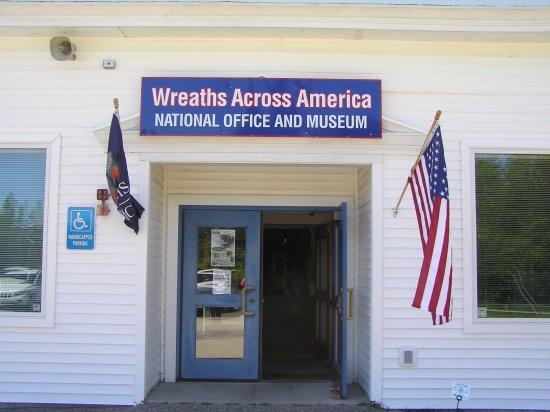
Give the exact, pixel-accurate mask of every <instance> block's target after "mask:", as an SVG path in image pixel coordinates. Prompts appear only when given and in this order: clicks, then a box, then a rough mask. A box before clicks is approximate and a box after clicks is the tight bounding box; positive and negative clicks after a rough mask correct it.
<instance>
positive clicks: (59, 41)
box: [50, 36, 76, 61]
mask: <svg viewBox="0 0 550 412" xmlns="http://www.w3.org/2000/svg"><path fill="white" fill-rule="evenodd" d="M50 53H51V54H52V57H53V58H54V59H55V60H59V61H65V60H75V59H76V54H75V53H76V45H75V44H74V43H72V42H71V41H70V40H69V38H68V37H63V36H58V37H52V38H51V39H50Z"/></svg>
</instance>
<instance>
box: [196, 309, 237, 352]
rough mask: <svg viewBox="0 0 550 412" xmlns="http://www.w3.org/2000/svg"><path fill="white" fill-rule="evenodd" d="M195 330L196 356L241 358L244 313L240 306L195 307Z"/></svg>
mask: <svg viewBox="0 0 550 412" xmlns="http://www.w3.org/2000/svg"><path fill="white" fill-rule="evenodd" d="M196 332H197V333H196V357H197V358H203V359H204V358H210V359H212V358H217V359H236V358H243V352H244V315H243V313H242V311H241V310H240V308H239V309H235V308H220V307H200V308H197V319H196Z"/></svg>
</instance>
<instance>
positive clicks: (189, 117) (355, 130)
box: [140, 77, 382, 138]
mask: <svg viewBox="0 0 550 412" xmlns="http://www.w3.org/2000/svg"><path fill="white" fill-rule="evenodd" d="M381 88H382V86H381V81H380V80H356V79H353V80H348V79H346V80H343V79H342V80H336V79H265V78H188V77H144V78H143V79H142V86H141V126H140V132H141V135H144V136H261V137H352V138H361V137H366V138H380V137H382V90H381Z"/></svg>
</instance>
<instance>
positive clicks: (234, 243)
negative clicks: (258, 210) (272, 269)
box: [197, 227, 246, 295]
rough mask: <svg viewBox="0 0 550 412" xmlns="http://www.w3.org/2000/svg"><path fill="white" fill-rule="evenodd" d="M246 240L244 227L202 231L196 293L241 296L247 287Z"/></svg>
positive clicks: (201, 228) (199, 235)
mask: <svg viewBox="0 0 550 412" xmlns="http://www.w3.org/2000/svg"><path fill="white" fill-rule="evenodd" d="M245 240H246V229H245V228H243V227H231V228H211V227H199V230H198V256H197V293H208V294H219V295H224V294H231V293H233V294H237V293H239V290H240V289H242V288H243V287H244V273H245Z"/></svg>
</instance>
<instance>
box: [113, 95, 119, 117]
mask: <svg viewBox="0 0 550 412" xmlns="http://www.w3.org/2000/svg"><path fill="white" fill-rule="evenodd" d="M113 106H115V114H116V117H118V118H119V119H120V113H119V112H118V98H116V97H115V98H114V99H113Z"/></svg>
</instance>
